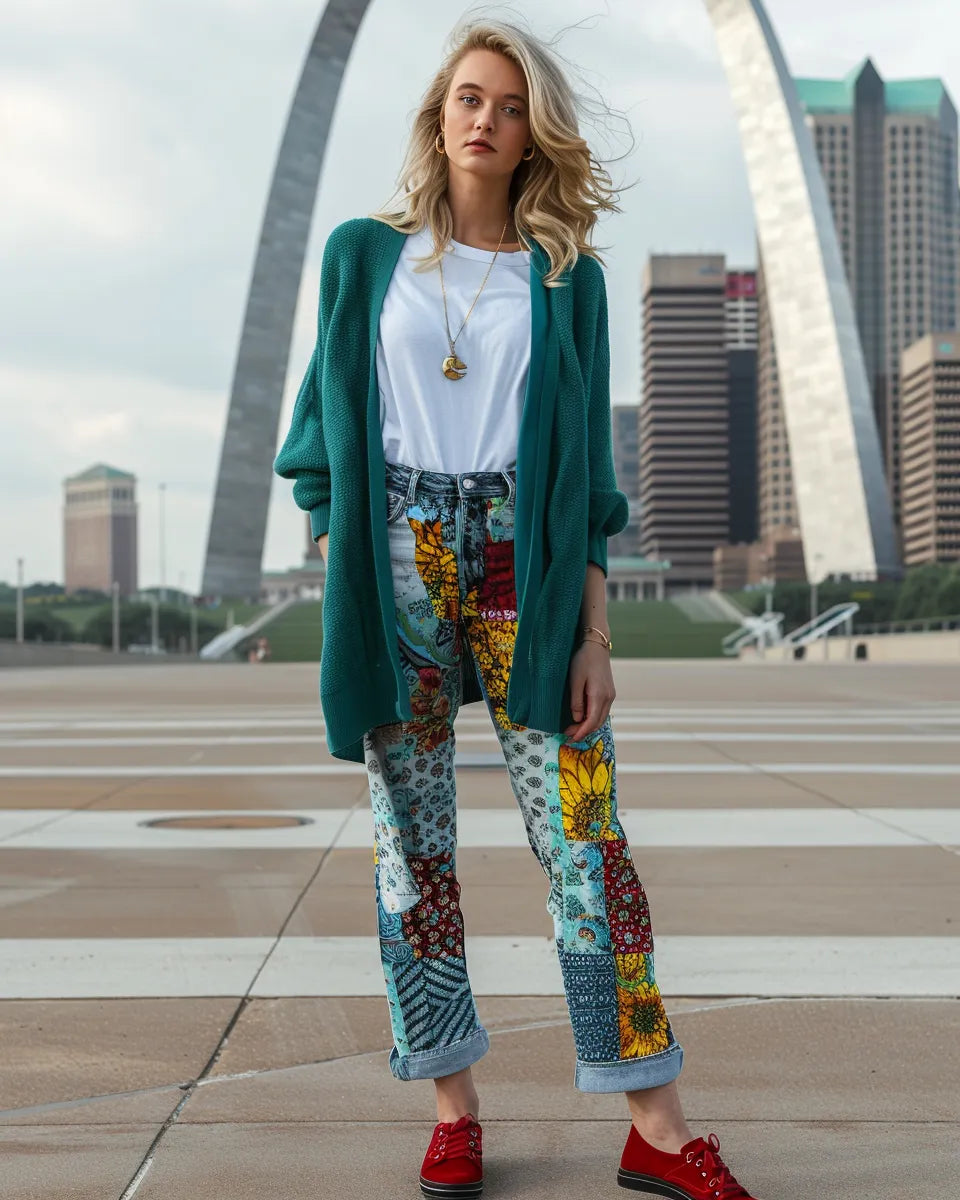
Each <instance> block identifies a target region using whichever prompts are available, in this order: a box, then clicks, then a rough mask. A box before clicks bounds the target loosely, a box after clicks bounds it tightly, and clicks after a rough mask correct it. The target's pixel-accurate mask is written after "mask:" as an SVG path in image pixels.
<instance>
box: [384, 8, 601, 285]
mask: <svg viewBox="0 0 960 1200" xmlns="http://www.w3.org/2000/svg"><path fill="white" fill-rule="evenodd" d="M448 45H449V46H450V47H451V48H450V49H449V50H448V52H447V55H446V57H445V59H444V61H443V64H442V65H441V67H440V69H439V70H438V71H437V73H436V75H435V76H434V78H433V80H432V81H431V83H430V84H429V86H428V87H427V90H426V92H425V93H424V95H423V99H422V100H421V102H420V107H419V109H418V110H417V112H416V115H415V116H414V119H413V128H412V131H411V135H410V141H409V143H408V146H407V151H406V156H405V158H404V162H403V166H402V168H401V170H400V174H399V176H398V180H397V193H396V195H398V196H399V198H400V201H401V203H402V208H400V209H399V210H393V209H391V208H389V207H386V208H384V209H381V210H378V211H377V212H374V213H370V216H371V217H373V218H375V219H376V220H379V221H383V222H384V223H385V224H387V225H390V226H392V228H394V229H396V230H397V231H398V232H400V233H418V232H420V230H422V229H424V228H429V229H430V230H431V231H432V233H433V240H434V247H435V249H434V253H433V254H431V255H428V256H426V257H424V258H421V259H418V265H417V268H416V269H417V270H418V271H426V270H429V269H430V268H431V267H433V266H435V265H436V264H437V263H438V262H439V260H440V258H441V257H442V255H443V251H444V249H445V248H446V246H447V244H448V242H449V240H450V238H451V236H452V234H453V216H452V214H451V212H450V207H449V204H448V202H447V171H448V160H447V156H446V155H445V154H438V153H437V151H436V147H435V145H434V142H435V139H436V136H437V134H438V132H439V131H440V114H441V113H442V112H443V107H444V104H445V102H446V99H447V93H448V92H449V90H450V84H451V82H452V80H453V76H454V73H455V71H456V69H457V65H458V64H459V62H460V60H461V59H462V58H463V57H464V55H466V54H467V53H469V52H470V51H471V50H493V51H496V52H497V53H499V54H503V55H505V56H506V57H507V58H509V59H511V60H512V61H513V62H515V63H516V64H517V65H518V66H519V67H520V69H521V70H522V71H523V73H524V75H525V76H526V80H527V88H528V95H529V99H530V104H529V113H530V131H531V134H532V136H533V141H534V145H535V146H536V149H537V152H536V153H535V154H534V156H533V158H532V159H531V160H530V161H529V162H523V161H521V162H520V163H519V164H518V166H517V168H516V170H515V171H514V173H513V179H512V181H511V184H510V204H511V207H512V209H513V218H514V224H515V226H516V229H517V236H518V238H519V240H520V243H521V245H522V246H523V247H524V249H526V250H530V249H532V246H531V243H530V238H531V237H533V238H536V240H537V241H538V242H539V243H540V245H541V246H542V247H543V249H544V251H545V252H546V253H547V255H548V256H549V259H550V269H549V272H548V273H547V274H546V275H545V276H544V280H543V282H544V284H545V285H546V286H547V287H559V286H562V282H563V281H561V280H560V278H559V277H560V276H561V275H562V274H563V273H564V272H565V271H566V270H567V269H568V268H570V267H572V266H573V265H574V263H575V262H576V261H577V257H578V255H580V254H584V255H588V256H590V257H592V258H596V259H597V260H598V261H600V262H602V261H603V260H602V259H601V258H600V255H599V254H598V253H597V251H596V250H595V249H594V248H593V246H591V245H590V243H589V240H588V239H589V237H590V234H591V233H592V231H593V227H594V225H595V224H596V222H597V220H598V217H599V214H600V213H602V212H620V211H621V209H620V207H619V204H618V203H617V200H618V192H617V190H616V189H615V188H614V186H613V184H612V182H611V179H610V176H609V174H608V173H607V171H606V170H605V169H604V167H603V166H602V165H601V164H600V162H599V161H598V160H597V159H596V158H594V156H593V154H592V153H591V151H590V147H589V146H588V145H587V143H586V141H585V140H584V138H583V137H582V136H581V135H580V130H579V125H578V115H577V97H576V95H575V93H574V91H573V89H572V88H571V86H570V84H569V83H568V81H567V78H566V76H565V74H564V72H563V70H562V68H561V66H560V63H559V61H558V60H557V58H556V57H555V56H554V54H553V53H552V51H551V50H550V48H549V47H548V46H547V44H546V43H545V42H543V41H541V40H540V39H539V38H537V37H536V36H535V35H534V34H532V33H530V32H528V31H527V30H524V29H521V28H520V27H519V26H517V25H514V24H511V23H510V22H507V21H500V20H489V19H483V20H480V21H472V22H468V23H466V24H460V25H458V26H456V27H455V28H454V30H453V32H452V33H451V35H450V37H449V39H448ZM401 192H402V193H403V194H402V195H400V193H401Z"/></svg>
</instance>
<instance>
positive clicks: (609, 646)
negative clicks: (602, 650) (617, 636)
mask: <svg viewBox="0 0 960 1200" xmlns="http://www.w3.org/2000/svg"><path fill="white" fill-rule="evenodd" d="M580 632H581V633H584V634H587V633H591V632H592V633H599V634H600V636H601V637H602V638H603V645H604V646H606V648H607V649H608V650H612V649H613V642H612V641H611V640H610V638H608V637H607V635H606V634H605V633H604V632H603V630H602V629H598V628H597V627H596V625H584V626H582V627H581V630H580ZM583 640H584V641H587V640H588V639H587V638H586V637H585V638H584V639H583ZM589 640H590V641H593V639H592V638H591V639H589Z"/></svg>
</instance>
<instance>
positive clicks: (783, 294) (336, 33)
mask: <svg viewBox="0 0 960 1200" xmlns="http://www.w3.org/2000/svg"><path fill="white" fill-rule="evenodd" d="M705 3H706V6H707V10H708V11H709V14H710V17H711V19H712V21H713V25H714V29H715V32H716V36H717V42H718V44H719V48H720V56H721V58H722V60H723V64H724V67H725V69H726V72H727V75H728V78H729V80H730V87H731V91H732V93H733V99H734V104H735V107H736V110H737V115H738V119H739V122H740V131H741V137H742V140H743V146H744V152H745V156H746V162H747V171H748V175H749V179H750V187H751V191H752V193H753V200H754V206H755V209H756V221H757V234H758V239H759V242H760V247H761V250H762V253H763V259H764V270H765V273H766V276H767V287H768V293H769V298H770V307H771V321H772V324H773V331H774V337H775V339H776V345H777V354H778V365H779V371H780V380H781V393H782V402H783V406H784V416H785V420H786V425H787V434H788V438H789V443H790V453H791V459H792V466H793V476H794V487H795V492H796V503H797V510H798V514H799V520H800V528H801V534H802V537H803V543H804V549H805V552H806V555H807V561H808V562H813V561H817V562H818V564H819V566H820V570H821V571H822V573H823V574H830V573H832V572H835V571H837V572H849V573H851V574H856V575H859V576H861V577H863V578H873V577H875V576H876V575H878V574H885V573H888V572H890V571H895V570H896V569H897V566H898V564H897V561H896V547H895V539H894V533H893V521H892V516H891V512H890V505H889V500H888V498H887V488H886V482H885V479H884V474H883V467H882V461H881V456H880V443H879V438H878V435H877V430H876V424H875V420H874V416H873V409H872V401H871V397H870V392H869V388H868V385H867V376H866V369H865V367H864V362H863V354H862V352H861V349H860V342H859V337H858V334H857V326H856V319H855V317H854V311H853V304H852V301H851V298H850V293H849V290H848V287H847V282H846V278H845V275H844V270H843V264H842V260H841V257H840V248H839V245H838V243H837V237H836V233H835V231H834V226H833V217H832V215H831V212H830V206H829V201H828V199H827V193H826V188H825V185H824V182H823V178H822V176H821V173H820V167H819V163H818V161H817V158H816V153H815V150H814V146H813V141H812V138H811V136H810V133H809V130H808V129H807V128H806V125H805V124H804V121H803V115H802V113H801V110H800V103H799V99H798V97H797V94H796V90H795V87H794V84H793V80H792V78H791V76H790V74H789V72H788V71H787V67H786V63H785V61H784V58H783V55H782V53H781V51H780V47H779V45H778V43H777V38H776V34H775V33H774V30H773V27H772V26H771V24H770V21H769V19H768V17H767V15H766V13H765V11H764V9H763V5H762V4H761V3H760V2H759V0H705ZM369 6H370V0H327V4H326V6H325V7H324V10H323V13H322V15H321V17H320V21H319V23H318V25H317V28H316V31H315V33H314V36H313V40H312V42H311V44H310V48H309V50H308V52H307V57H306V61H305V63H304V66H303V71H302V73H301V76H300V81H299V83H298V85H297V90H296V92H295V94H294V99H293V104H292V106H291V109H290V114H289V117H288V119H287V125H286V128H285V130H284V134H283V139H282V141H281V144H280V151H279V154H278V156H277V162H276V166H275V169H274V174H273V180H272V182H271V185H270V191H269V193H268V197H267V206H266V211H265V213H264V217H263V224H262V227H261V231H260V240H259V244H258V247H257V253H256V258H255V261H254V267H253V275H252V278H251V282H250V289H249V293H248V296H247V304H246V310H245V313H244V318H243V327H242V333H241V337H240V345H239V349H238V351H237V359H236V365H235V367H234V374H233V381H232V385H231V391H230V403H229V408H228V412H227V421H226V427H225V429H224V435H223V443H222V446H221V451H220V463H219V468H218V472H217V483H216V491H215V494H214V503H213V512H212V515H211V520H210V528H209V533H208V538H207V551H206V558H205V562H204V569H203V583H202V592H203V594H204V595H206V596H235V597H237V596H256V595H257V594H258V593H259V590H260V572H261V563H262V559H263V544H264V538H265V536H266V528H267V512H268V508H269V504H270V489H271V486H272V483H273V470H272V467H273V459H274V455H275V450H276V443H277V434H278V429H279V423H280V410H281V406H282V402H283V391H284V383H285V380H286V375H287V366H288V362H289V356H290V342H291V338H292V335H293V321H294V315H295V311H296V305H297V297H298V295H299V291H300V280H301V276H302V273H303V264H304V258H305V256H306V250H307V243H308V240H309V235H310V224H311V219H312V216H313V209H314V203H315V200H316V194H317V187H318V185H319V181H320V170H321V167H322V165H323V156H324V152H325V150H326V145H327V138H328V135H329V132H330V125H331V122H332V119H333V114H334V109H335V107H336V101H337V95H338V93H339V90H340V84H341V81H342V78H343V73H344V70H345V68H346V64H347V60H348V58H349V57H350V51H351V50H352V48H353V43H354V40H355V38H356V36H357V32H358V31H359V28H360V25H361V23H362V21H363V18H364V16H365V15H366V12H367V9H368V8H369Z"/></svg>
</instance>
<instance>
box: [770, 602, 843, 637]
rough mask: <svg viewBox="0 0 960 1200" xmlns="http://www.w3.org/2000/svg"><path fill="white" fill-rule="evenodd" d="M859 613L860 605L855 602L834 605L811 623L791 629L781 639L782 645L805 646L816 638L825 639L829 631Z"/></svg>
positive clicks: (819, 614)
mask: <svg viewBox="0 0 960 1200" xmlns="http://www.w3.org/2000/svg"><path fill="white" fill-rule="evenodd" d="M859 611H860V605H859V604H857V602H856V601H855V600H848V601H846V602H844V603H843V604H834V606H833V607H832V608H827V609H824V611H823V612H822V613H818V614H817V616H816V617H815V618H814V619H813V620H812V621H807V622H806V623H805V624H804V625H798V626H797V628H796V629H791V630H790V632H789V633H788V634H787V635H786V637H785V638H784V639H783V644H784V645H785V646H807V645H809V644H810V642H815V641H816V640H817V638H822V637H826V635H827V634H828V633H830V631H831V630H833V629H836V627H837V626H838V625H842V624H843V623H844V622H845V621H849V620H850V619H851V618H852V617H853V614H854V613H857V612H859Z"/></svg>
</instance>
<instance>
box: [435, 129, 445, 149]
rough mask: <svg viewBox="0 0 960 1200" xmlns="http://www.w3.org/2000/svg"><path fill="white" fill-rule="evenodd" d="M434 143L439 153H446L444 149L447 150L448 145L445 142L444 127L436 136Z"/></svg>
mask: <svg viewBox="0 0 960 1200" xmlns="http://www.w3.org/2000/svg"><path fill="white" fill-rule="evenodd" d="M433 145H434V148H435V149H436V151H437V153H438V154H443V153H444V151H445V149H446V145H445V143H444V138H443V130H442V129H441V130H440V132H439V133H438V134H437V136H436V137H435V138H434V139H433Z"/></svg>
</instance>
